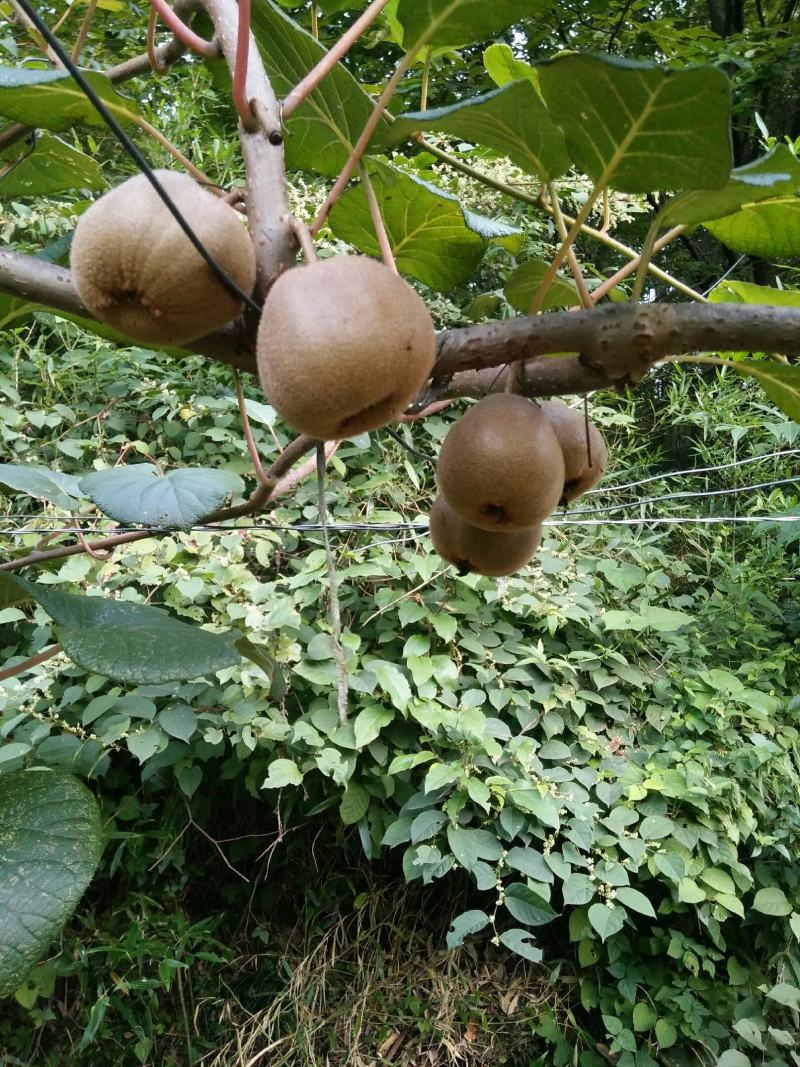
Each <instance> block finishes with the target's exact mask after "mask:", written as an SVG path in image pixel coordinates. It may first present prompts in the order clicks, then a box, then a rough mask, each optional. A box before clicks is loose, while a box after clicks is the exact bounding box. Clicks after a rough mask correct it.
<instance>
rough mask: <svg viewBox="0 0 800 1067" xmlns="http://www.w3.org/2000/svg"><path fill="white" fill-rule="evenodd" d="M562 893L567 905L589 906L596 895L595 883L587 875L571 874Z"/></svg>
mask: <svg viewBox="0 0 800 1067" xmlns="http://www.w3.org/2000/svg"><path fill="white" fill-rule="evenodd" d="M562 892H563V894H564V903H565V904H588V903H589V901H590V900H591V899H592V898H593V897H594V895H595V889H594V883H593V882H592V880H591V878H589V876H588V875H586V874H571V875H570V876H569V878H567V880H566V881H565V882H564V885H563V887H562Z"/></svg>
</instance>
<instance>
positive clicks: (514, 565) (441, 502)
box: [430, 496, 542, 578]
mask: <svg viewBox="0 0 800 1067" xmlns="http://www.w3.org/2000/svg"><path fill="white" fill-rule="evenodd" d="M430 534H431V541H433V547H434V548H435V549H436V551H437V552H438V553H439V555H440V556H441V557H442V559H444V560H446V561H447V562H448V563H452V564H453V565H454V566H456V567H458V572H459V574H461V575H464V574H485V575H486V576H487V577H489V578H503V577H505V576H506V575H508V574H513V573H514V571H518V570H519V569H520V568H521V567H524V566H525V564H526V563H528V562H529V560H530V559H531V558H532V556H533V554H534V553H535V552H536V549H537V548H538V547H539V545H540V544H541V541H542V527H541V524H540V525H538V526H532V527H531V528H530V529H529V530H516V531H514V532H512V533H490V532H489V531H487V530H479V529H478V528H477V526H470V525H469V523H467V522H464V520H463V519H462V518H460V517H459V516H458V515H456V513H455V512H454V511H453V509H452V508H451V507H450V505H449V504H448V503H447V501H446V500H445V499H444V497H441V496H439V497H437V498H436V500H435V502H434V505H433V507H432V508H431V518H430Z"/></svg>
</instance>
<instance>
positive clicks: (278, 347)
mask: <svg viewBox="0 0 800 1067" xmlns="http://www.w3.org/2000/svg"><path fill="white" fill-rule="evenodd" d="M435 355H436V333H435V330H434V326H433V321H432V319H431V317H430V315H429V314H428V309H427V308H426V307H425V305H424V303H423V302H422V300H421V298H420V297H419V296H418V295H417V294H416V293H415V292H414V290H413V289H412V288H411V286H410V285H409V284H408V283H407V282H405V281H403V279H402V278H400V277H398V275H397V274H395V273H394V271H392V270H390V269H389V268H388V267H385V266H384V265H383V264H382V263H379V262H377V260H374V259H367V258H366V257H363V256H334V257H332V258H330V259H321V260H318V261H317V262H316V263H310V264H308V265H307V266H302V267H295V268H294V269H292V270H289V271H287V272H286V273H285V274H282V275H281V277H280V278H278V280H277V281H276V282H275V284H274V286H273V287H272V289H271V290H270V292H269V295H268V296H267V299H266V302H265V304H264V310H263V312H262V315H261V323H260V325H259V328H258V339H257V342H256V359H257V362H258V373H259V377H260V379H261V385H262V387H263V389H264V392H265V393H266V395H267V399H268V400H269V402H270V404H271V405H272V406H273V407H274V408H275V410H276V411H277V412H278V413H279V415H280V416H281V418H283V419H284V421H285V422H286V423H288V425H289V426H291V427H292V428H293V429H295V430H299V431H300V432H301V433H305V434H309V435H310V436H311V437H316V438H318V439H320V440H326V441H332V440H334V441H335V440H341V439H342V438H344V437H352V436H353V435H354V434H359V433H364V432H365V431H367V430H376V429H378V427H380V426H385V425H386V424H387V423H388V422H392V421H393V420H394V419H396V418H398V416H400V415H401V414H402V413H403V411H404V410H405V408H407V407H408V405H409V403H410V402H411V401H412V400H413V398H414V397H415V396H416V394H417V393H418V392H419V390H420V389H421V387H422V386H423V385H424V384H425V381H426V380H427V378H428V376H429V374H430V371H431V368H432V366H433V361H434V358H435Z"/></svg>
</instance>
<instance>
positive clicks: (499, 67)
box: [483, 44, 539, 86]
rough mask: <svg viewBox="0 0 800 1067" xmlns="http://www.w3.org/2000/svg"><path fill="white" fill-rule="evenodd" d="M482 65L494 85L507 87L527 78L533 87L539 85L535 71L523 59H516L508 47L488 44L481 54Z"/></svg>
mask: <svg viewBox="0 0 800 1067" xmlns="http://www.w3.org/2000/svg"><path fill="white" fill-rule="evenodd" d="M483 65H484V67H486V72H487V74H488V75H489V77H490V78H491V79H492V81H493V82H494V83H495V85H508V83H509V82H515V81H518V80H519V79H520V78H527V79H528V80H529V81H530V82H531V83H532V84H533V85H537V86H538V84H539V76H538V75H537V73H536V71H535V70H534V69H533V67H532V66H531V65H530V63H526V62H525V60H524V59H517V57H516V56H515V55H514V53H513V51H512V49H511V46H510V45H507V44H490V45H489V47H488V48H487V49H486V51H485V52H484V53H483Z"/></svg>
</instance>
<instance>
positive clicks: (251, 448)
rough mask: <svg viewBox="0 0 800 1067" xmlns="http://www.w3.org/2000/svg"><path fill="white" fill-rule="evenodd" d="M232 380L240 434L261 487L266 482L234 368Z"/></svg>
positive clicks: (242, 393)
mask: <svg viewBox="0 0 800 1067" xmlns="http://www.w3.org/2000/svg"><path fill="white" fill-rule="evenodd" d="M233 380H234V382H235V383H236V400H237V401H238V403H239V415H240V417H241V420H242V432H243V433H244V439H245V441H246V442H247V451H248V452H249V453H250V459H251V460H252V461H253V467H254V468H255V472H256V478H257V479H258V480H259V482H261V484H262V485H264V484H266V482H267V481H268V479H267V476H266V474H265V473H264V468H263V467H262V466H261V457H260V456H259V454H258V448H257V447H256V442H255V440H254V438H253V428H252V426H251V425H250V419H249V417H248V415H247V406H246V404H245V402H244V390H243V389H242V379H241V377H240V375H239V372H238V370H236V369H235V368H234V371H233Z"/></svg>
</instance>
